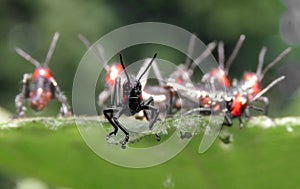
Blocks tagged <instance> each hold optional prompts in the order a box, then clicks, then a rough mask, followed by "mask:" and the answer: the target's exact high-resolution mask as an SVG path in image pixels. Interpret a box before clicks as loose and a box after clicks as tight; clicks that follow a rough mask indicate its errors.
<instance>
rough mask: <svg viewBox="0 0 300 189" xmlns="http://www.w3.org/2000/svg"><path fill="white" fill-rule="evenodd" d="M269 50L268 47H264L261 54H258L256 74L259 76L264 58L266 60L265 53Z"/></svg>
mask: <svg viewBox="0 0 300 189" xmlns="http://www.w3.org/2000/svg"><path fill="white" fill-rule="evenodd" d="M266 52H267V47H263V48H262V49H261V50H260V53H259V56H258V65H257V70H256V75H257V76H258V77H259V76H260V75H261V72H262V68H263V65H264V60H265V55H266Z"/></svg>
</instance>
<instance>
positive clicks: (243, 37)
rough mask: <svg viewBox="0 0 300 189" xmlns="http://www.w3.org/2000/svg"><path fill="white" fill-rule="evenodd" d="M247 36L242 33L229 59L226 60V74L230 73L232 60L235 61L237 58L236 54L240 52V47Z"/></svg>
mask: <svg viewBox="0 0 300 189" xmlns="http://www.w3.org/2000/svg"><path fill="white" fill-rule="evenodd" d="M245 38H246V36H245V35H240V38H239V40H238V42H237V43H236V45H235V47H234V49H233V51H232V53H231V55H230V57H229V58H228V60H227V62H226V68H225V72H226V74H228V71H229V68H230V66H231V64H232V62H233V61H234V59H235V58H236V55H237V54H238V52H239V50H240V48H241V47H242V45H243V42H244V41H245Z"/></svg>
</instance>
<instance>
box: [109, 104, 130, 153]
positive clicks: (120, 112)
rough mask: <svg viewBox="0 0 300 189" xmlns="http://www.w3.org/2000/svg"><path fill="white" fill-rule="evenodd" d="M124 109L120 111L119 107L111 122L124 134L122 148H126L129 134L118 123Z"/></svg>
mask: <svg viewBox="0 0 300 189" xmlns="http://www.w3.org/2000/svg"><path fill="white" fill-rule="evenodd" d="M123 112H124V109H122V108H121V107H119V111H118V112H117V113H116V114H115V115H114V116H113V118H112V119H113V121H114V123H115V124H116V126H117V127H119V128H120V129H121V130H122V131H123V133H124V134H125V138H124V140H123V141H122V143H121V144H122V148H125V147H126V143H127V142H128V141H129V132H128V131H127V129H125V127H124V126H123V125H122V124H121V123H120V122H119V120H118V119H119V117H120V116H121V115H122V114H123Z"/></svg>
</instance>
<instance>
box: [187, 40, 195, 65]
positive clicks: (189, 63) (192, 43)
mask: <svg viewBox="0 0 300 189" xmlns="http://www.w3.org/2000/svg"><path fill="white" fill-rule="evenodd" d="M195 42H196V35H195V34H192V35H191V38H190V41H189V47H188V52H187V53H188V54H187V56H186V59H185V66H186V68H190V66H191V64H192V60H191V57H192V55H193V53H194V47H195Z"/></svg>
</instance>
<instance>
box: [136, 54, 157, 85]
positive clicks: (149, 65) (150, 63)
mask: <svg viewBox="0 0 300 189" xmlns="http://www.w3.org/2000/svg"><path fill="white" fill-rule="evenodd" d="M156 56H157V53H155V54H154V56H153V58H152V59H151V61H150V62H149V64H148V66H147V68H146V69H145V71H144V72H143V73H142V74H141V76H140V78H139V79H138V82H139V81H140V80H141V79H142V77H143V75H144V74H145V73H146V72H147V70H148V69H149V68H150V67H151V65H152V63H153V61H154V59H155V58H156Z"/></svg>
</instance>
